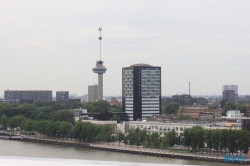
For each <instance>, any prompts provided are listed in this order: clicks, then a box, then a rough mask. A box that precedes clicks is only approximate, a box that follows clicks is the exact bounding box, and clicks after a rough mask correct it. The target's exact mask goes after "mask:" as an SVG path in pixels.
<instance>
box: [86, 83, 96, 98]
mask: <svg viewBox="0 0 250 166" xmlns="http://www.w3.org/2000/svg"><path fill="white" fill-rule="evenodd" d="M97 100H98V85H96V84H95V85H89V86H88V101H89V102H93V101H97Z"/></svg>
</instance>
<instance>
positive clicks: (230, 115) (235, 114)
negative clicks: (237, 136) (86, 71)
mask: <svg viewBox="0 0 250 166" xmlns="http://www.w3.org/2000/svg"><path fill="white" fill-rule="evenodd" d="M243 115H244V114H243V113H240V110H229V111H227V117H226V118H227V119H237V120H240V119H242V117H243Z"/></svg>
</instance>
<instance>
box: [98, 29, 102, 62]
mask: <svg viewBox="0 0 250 166" xmlns="http://www.w3.org/2000/svg"><path fill="white" fill-rule="evenodd" d="M98 31H100V37H99V40H100V60H102V50H101V46H102V27H99V29H98Z"/></svg>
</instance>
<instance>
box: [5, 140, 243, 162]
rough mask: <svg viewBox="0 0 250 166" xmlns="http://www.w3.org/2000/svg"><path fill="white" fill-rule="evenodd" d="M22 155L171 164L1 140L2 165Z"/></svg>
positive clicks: (151, 157)
mask: <svg viewBox="0 0 250 166" xmlns="http://www.w3.org/2000/svg"><path fill="white" fill-rule="evenodd" d="M20 157H21V158H22V157H25V158H26V159H27V160H29V159H31V160H32V159H39V158H46V159H48V160H50V159H56V160H58V159H61V160H60V161H64V160H65V161H66V159H74V160H72V161H76V162H77V161H81V162H82V163H84V162H85V161H87V160H90V161H96V160H98V161H114V162H116V163H118V162H119V163H124V162H133V163H138V164H139V163H157V164H169V158H164V157H153V156H143V155H136V154H127V153H117V152H109V151H101V150H93V149H85V148H77V147H68V146H59V145H49V144H40V143H32V142H22V141H10V140H0V161H2V162H0V165H2V164H1V163H4V162H7V161H5V159H6V160H8V161H9V160H10V161H14V160H12V158H14V159H17V161H18V159H19V158H20ZM27 157H28V158H27ZM70 161H71V160H70ZM57 163H58V162H57ZM59 163H60V162H59ZM64 163H65V162H64ZM85 163H86V162H85ZM170 163H171V164H177V165H213V166H226V165H229V164H227V163H216V162H203V161H194V160H182V159H173V158H170ZM4 165H5V164H4ZM41 165H42V164H41ZM43 165H44V164H43ZM105 165H111V164H105ZM230 165H231V164H230ZM233 165H234V166H237V165H240V164H233Z"/></svg>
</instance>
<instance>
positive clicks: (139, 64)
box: [130, 63, 151, 67]
mask: <svg viewBox="0 0 250 166" xmlns="http://www.w3.org/2000/svg"><path fill="white" fill-rule="evenodd" d="M136 66H151V65H148V64H145V63H137V64H134V65H131V66H130V67H136Z"/></svg>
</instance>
